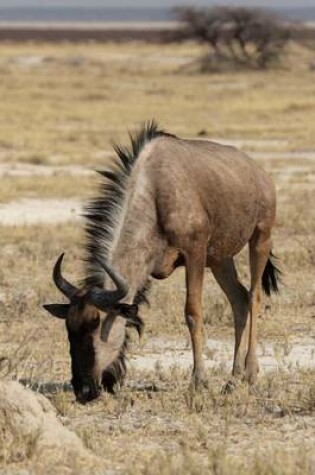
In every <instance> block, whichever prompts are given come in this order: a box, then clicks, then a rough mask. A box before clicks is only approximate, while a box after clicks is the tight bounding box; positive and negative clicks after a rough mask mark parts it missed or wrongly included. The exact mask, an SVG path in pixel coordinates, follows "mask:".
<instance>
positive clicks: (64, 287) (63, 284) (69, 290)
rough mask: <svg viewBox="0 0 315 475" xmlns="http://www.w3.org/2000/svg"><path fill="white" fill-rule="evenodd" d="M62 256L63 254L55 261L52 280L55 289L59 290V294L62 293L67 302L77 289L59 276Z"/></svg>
mask: <svg viewBox="0 0 315 475" xmlns="http://www.w3.org/2000/svg"><path fill="white" fill-rule="evenodd" d="M64 255H65V254H64V252H63V253H62V254H60V256H59V257H58V259H57V262H56V264H55V266H54V270H53V279H54V282H55V285H56V287H57V289H59V290H60V292H62V293H63V294H64V295H65V296H66V297H68V299H69V300H71V298H72V297H73V295H74V294H75V293H76V292H77V291H78V289H77V288H76V287H75V286H74V285H72V284H70V282H68V281H67V280H66V279H65V278H64V277H62V275H61V264H62V260H63V257H64Z"/></svg>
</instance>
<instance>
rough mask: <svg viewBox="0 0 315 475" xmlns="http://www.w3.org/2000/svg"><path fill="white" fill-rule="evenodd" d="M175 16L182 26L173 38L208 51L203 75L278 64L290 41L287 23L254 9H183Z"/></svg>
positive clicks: (179, 9) (203, 60)
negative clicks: (190, 42) (194, 41)
mask: <svg viewBox="0 0 315 475" xmlns="http://www.w3.org/2000/svg"><path fill="white" fill-rule="evenodd" d="M175 12H177V17H178V19H179V20H180V21H181V22H182V24H183V26H182V28H181V29H180V30H179V31H178V32H176V35H175V36H176V38H177V39H180V40H184V39H186V40H187V39H193V40H197V41H199V42H200V43H204V44H206V45H207V46H208V47H209V52H208V54H207V55H205V56H204V57H203V58H202V60H201V70H202V71H204V72H205V71H220V70H221V71H222V70H231V69H241V68H245V69H252V68H256V69H257V68H258V69H265V68H267V67H270V66H272V65H274V64H275V63H279V61H280V59H281V57H282V56H283V52H284V47H285V46H286V44H287V42H288V40H289V38H290V29H289V26H288V22H286V23H285V22H284V21H282V20H281V19H280V18H278V17H277V15H276V14H275V13H271V12H267V11H265V10H259V9H257V8H246V7H219V6H217V7H210V8H209V7H208V8H193V7H183V8H178V9H176V10H175Z"/></svg>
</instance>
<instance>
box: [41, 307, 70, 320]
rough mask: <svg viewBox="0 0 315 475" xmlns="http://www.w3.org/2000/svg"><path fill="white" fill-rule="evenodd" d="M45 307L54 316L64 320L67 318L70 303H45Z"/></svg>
mask: <svg viewBox="0 0 315 475" xmlns="http://www.w3.org/2000/svg"><path fill="white" fill-rule="evenodd" d="M43 307H44V309H45V310H47V312H49V313H50V314H51V315H53V316H54V317H57V318H62V319H63V320H64V319H65V318H66V316H67V313H68V310H69V304H67V303H53V304H49V305H43Z"/></svg>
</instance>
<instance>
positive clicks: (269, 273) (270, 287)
mask: <svg viewBox="0 0 315 475" xmlns="http://www.w3.org/2000/svg"><path fill="white" fill-rule="evenodd" d="M275 259H277V258H276V256H275V255H274V254H273V253H272V252H271V251H270V255H269V259H268V261H267V264H266V267H265V270H264V273H263V276H262V286H263V289H264V292H265V294H266V295H268V296H270V295H271V292H275V293H277V292H279V287H278V283H279V281H280V276H281V271H280V270H279V269H278V267H277V266H276V265H275V264H274V260H275Z"/></svg>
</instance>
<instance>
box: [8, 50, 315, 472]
mask: <svg viewBox="0 0 315 475" xmlns="http://www.w3.org/2000/svg"><path fill="white" fill-rule="evenodd" d="M199 52H200V49H199V46H196V45H194V44H190V45H180V46H178V45H171V46H170V45H165V46H159V47H156V46H154V45H143V44H130V45H110V44H109V45H105V46H104V45H102V46H100V45H83V44H82V45H68V44H65V45H59V46H58V45H32V44H28V45H4V46H3V47H2V56H1V59H0V69H1V81H0V92H1V97H2V98H3V100H2V108H3V110H4V111H5V113H4V114H2V115H1V117H0V161H2V162H10V163H11V162H12V163H17V162H28V163H33V164H44V165H46V166H47V167H49V165H55V164H62V165H69V164H70V165H71V164H74V163H81V164H84V165H86V166H88V167H91V168H94V167H99V166H106V164H107V163H108V160H109V157H108V153H107V152H108V150H109V148H110V140H111V139H112V138H113V139H114V140H119V141H120V140H125V139H126V129H128V128H130V127H133V126H136V125H137V124H138V123H139V122H141V121H143V120H145V119H149V118H151V117H155V118H157V119H158V120H159V121H160V123H161V124H162V125H163V126H165V127H166V128H169V129H170V130H172V131H173V132H175V133H178V134H181V135H185V136H196V135H197V134H198V132H201V131H203V133H205V134H206V135H207V134H208V135H209V136H212V137H216V138H219V137H223V138H230V139H247V140H251V142H247V143H244V144H243V148H245V149H246V150H247V151H249V152H251V151H253V152H257V157H258V158H257V161H258V162H260V163H261V164H262V165H263V166H264V167H265V168H266V169H267V170H269V171H270V172H271V173H272V175H273V177H274V180H275V182H276V185H277V189H278V196H279V206H278V221H277V226H276V229H275V233H274V249H275V252H276V254H277V255H278V256H279V258H280V262H281V267H282V269H283V272H284V276H283V280H284V283H285V287H283V289H282V291H281V294H280V295H279V296H278V297H273V298H272V300H271V301H267V300H266V301H265V309H264V313H263V315H262V317H261V318H260V321H259V336H260V340H261V341H263V342H264V344H267V343H268V342H272V344H273V345H274V352H275V354H276V353H277V354H278V355H279V358H282V357H283V355H286V354H289V353H290V351H291V349H292V344H293V343H292V342H294V341H295V340H296V338H299V341H300V342H303V341H306V340H307V341H313V340H312V339H314V337H315V333H314V316H315V288H314V280H313V273H314V264H315V254H314V231H315V228H314V223H315V215H314V206H313V203H314V155H315V153H314V155H313V158H312V157H311V156H310V157H304V158H303V157H302V158H300V157H299V150H300V151H301V153H302V152H305V151H314V150H315V139H314V130H313V127H314V122H315V115H314V110H315V108H314V105H315V104H314V97H315V95H314V93H315V83H314V73H313V72H311V71H309V69H308V62H309V61H310V58H311V55H312V53H311V50H309V51H307V50H303V49H302V48H301V47H297V46H295V45H292V46H291V52H290V57H289V58H288V64H290V63H293V62H294V61H295V62H296V61H297V58H299V59H298V61H299V62H298V66H297V68H296V69H294V70H291V69H290V68H289V67H288V68H287V69H283V70H278V71H269V72H262V73H254V72H251V73H243V72H241V73H237V74H235V75H225V74H222V75H212V76H204V75H198V74H192V73H190V72H189V68H186V67H184V65H186V64H187V63H189V62H192V61H194V59H195V58H196V57H197V56H198V54H199ZM34 56H36V57H41V58H45V59H44V60H43V61H41V62H39V63H38V64H35V63H36V61H37V60H33V61H35V63H33V65H31V64H30V63H27V61H30V57H34ZM23 58H24V59H23ZM25 58H26V59H25ZM31 62H32V61H31ZM180 70H181V72H180ZM271 139H273V141H270V140H271ZM259 140H263V142H259ZM293 150H296V151H297V153H296V154H295V155H290V152H291V151H293ZM261 152H269V154H268V156H259V153H261ZM279 153H280V155H279ZM94 184H95V180H94V179H93V178H90V177H86V176H84V177H78V176H75V177H73V176H70V175H67V174H66V173H64V174H59V175H58V176H56V177H54V176H52V177H36V178H30V177H18V178H17V177H2V178H1V185H2V186H1V190H0V201H1V202H5V201H14V200H16V199H18V198H24V197H32V198H33V197H37V198H45V197H63V198H67V197H69V198H70V197H71V198H72V197H78V198H82V199H86V197H87V196H89V195H90V193H91V190H92V188H93V187H94ZM82 243H83V234H82V229H81V227H80V225H79V224H63V225H55V224H53V223H52V224H51V225H36V226H31V227H26V226H16V227H2V228H1V233H0V246H1V256H2V261H1V269H0V310H1V312H0V372H1V374H2V375H3V376H6V377H14V378H20V379H23V380H24V383H25V384H28V385H30V386H32V387H33V388H34V389H36V388H37V389H39V390H41V391H43V392H44V393H45V394H46V395H47V396H48V397H49V398H50V399H51V400H52V402H53V404H54V405H55V406H56V407H57V409H58V411H59V414H60V417H61V419H62V421H63V422H64V423H65V424H66V425H67V426H69V427H70V428H71V429H73V430H75V431H76V432H77V433H78V434H79V435H80V437H81V438H82V439H83V441H84V442H85V444H86V445H87V446H88V447H90V448H91V449H92V450H93V452H95V453H96V454H98V455H100V456H101V457H102V458H103V459H104V462H105V464H106V466H107V467H108V470H109V471H111V470H114V473H115V471H118V472H119V471H120V473H128V474H130V475H133V474H143V475H144V474H156V473H161V474H177V473H178V474H179V473H180V474H194V473H196V474H197V473H198V474H203V473H213V474H215V475H226V474H232V475H234V474H244V475H245V474H254V475H267V474H275V475H278V474H281V475H293V474H294V475H295V474H301V475H304V474H312V473H314V470H315V460H314V449H313V447H314V442H315V439H314V433H315V426H314V409H315V399H314V398H315V375H314V371H313V370H306V369H303V368H301V369H300V370H299V369H297V368H296V369H295V370H293V369H292V370H287V371H279V372H278V373H267V374H265V375H262V376H261V377H260V382H259V385H258V386H257V388H255V389H254V390H251V389H249V388H248V387H247V386H246V385H242V384H240V385H239V386H238V387H237V389H236V391H235V392H234V393H233V394H232V395H227V396H226V395H222V394H221V393H220V390H221V388H222V385H223V384H224V383H225V382H226V381H227V379H228V378H229V375H228V373H227V370H226V369H225V367H224V366H222V368H221V367H219V368H217V369H215V370H211V371H209V382H210V389H208V390H205V391H203V392H202V393H200V394H191V393H189V391H188V389H187V388H188V382H189V371H188V370H187V371H186V370H185V371H184V370H183V369H181V368H179V367H176V366H175V367H171V368H170V369H168V370H166V369H163V367H162V365H160V364H157V365H156V368H155V370H154V371H151V372H149V371H143V370H140V369H137V368H136V367H134V366H131V368H130V371H129V373H128V378H127V382H126V386H125V387H124V388H123V389H122V390H121V391H120V392H119V393H118V394H117V396H115V397H112V396H108V395H103V396H102V398H101V399H100V400H99V401H97V402H95V403H92V404H91V405H89V406H85V407H81V406H79V405H77V404H75V403H74V398H73V394H72V392H70V391H69V385H68V381H69V379H70V366H69V356H68V344H67V341H66V333H65V329H64V326H63V324H62V323H61V322H59V321H56V320H54V319H52V318H48V317H47V315H46V314H45V313H44V311H43V310H42V309H41V305H42V304H43V303H45V302H49V301H61V300H62V298H61V296H60V294H59V293H58V292H57V290H56V289H55V288H54V286H53V284H52V282H51V268H52V265H53V262H54V261H55V259H56V257H57V255H58V254H59V253H60V252H62V251H63V250H65V251H66V260H65V273H66V275H67V277H68V278H69V280H71V281H74V282H75V281H77V282H78V281H79V279H80V277H81V276H82V269H81V260H80V259H81V257H82V248H81V244H82ZM237 263H238V268H239V271H240V275H241V277H242V280H243V281H244V282H245V283H247V284H248V281H249V275H248V263H247V252H246V251H244V252H242V253H241V255H240V256H238V258H237ZM183 302H184V279H183V273H182V271H178V272H176V273H175V274H174V275H173V276H172V277H171V278H170V279H168V280H167V281H164V282H159V283H156V285H154V286H153V289H152V293H151V308H144V309H143V311H142V314H143V316H144V317H145V321H146V331H145V336H144V340H143V341H142V343H141V346H140V348H139V346H138V345H136V344H134V346H133V352H134V353H138V354H141V353H142V352H143V348H142V347H143V345H145V344H147V343H148V342H150V341H153V340H154V339H155V341H157V342H158V341H162V342H165V341H169V342H170V345H172V344H174V346H175V345H176V344H177V342H179V341H184V342H185V341H186V342H187V346H188V345H189V338H188V332H187V328H186V326H185V324H184V319H183ZM204 310H205V337H208V338H214V337H215V338H218V339H222V340H228V339H231V338H232V336H233V325H232V319H231V315H230V309H229V306H228V304H227V302H226V299H225V297H224V296H223V295H222V293H221V291H220V290H219V289H218V287H217V285H216V283H215V282H214V279H213V277H212V276H211V274H210V273H208V274H207V277H206V285H205V289H204ZM158 338H159V339H160V340H158ZM157 344H158V343H157ZM205 353H206V354H205V357H206V358H207V359H208V360H211V359H213V358H214V357H215V355H214V354H213V351H212V350H208V351H206V352H205ZM156 354H157V358H159V357H160V358H161V359H163V347H162V348H160V349H159V351H157V353H156ZM313 357H314V355H313ZM313 357H312V358H313ZM110 473H113V472H112V471H111V472H110ZM116 473H117V472H116Z"/></svg>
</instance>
